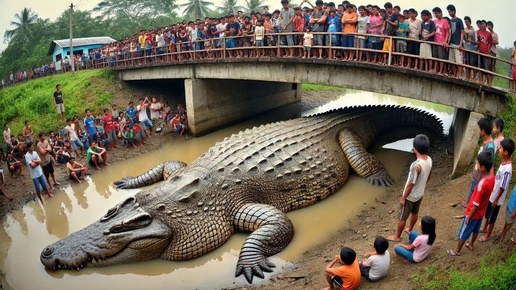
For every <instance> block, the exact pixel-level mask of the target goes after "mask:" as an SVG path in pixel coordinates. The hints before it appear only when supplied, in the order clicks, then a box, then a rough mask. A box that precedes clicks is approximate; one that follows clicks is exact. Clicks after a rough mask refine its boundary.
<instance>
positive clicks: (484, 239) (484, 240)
mask: <svg viewBox="0 0 516 290" xmlns="http://www.w3.org/2000/svg"><path fill="white" fill-rule="evenodd" d="M490 239H491V237H489V238H486V236H482V237H480V238H478V239H477V241H479V242H481V243H483V242H487V241H489V240H490Z"/></svg>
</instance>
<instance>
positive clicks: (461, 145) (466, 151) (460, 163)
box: [451, 109, 484, 178]
mask: <svg viewBox="0 0 516 290" xmlns="http://www.w3.org/2000/svg"><path fill="white" fill-rule="evenodd" d="M482 117H484V115H482V114H479V113H476V112H470V111H468V110H463V109H455V116H454V118H453V124H452V126H453V138H454V140H453V157H454V160H453V172H452V175H451V177H452V178H456V177H459V176H461V175H462V174H464V173H465V172H464V171H465V170H466V168H467V167H468V166H469V164H470V163H471V160H472V159H473V157H474V156H475V153H476V150H477V147H478V136H479V133H478V132H479V129H478V125H477V123H478V120H480V119H481V118H482Z"/></svg>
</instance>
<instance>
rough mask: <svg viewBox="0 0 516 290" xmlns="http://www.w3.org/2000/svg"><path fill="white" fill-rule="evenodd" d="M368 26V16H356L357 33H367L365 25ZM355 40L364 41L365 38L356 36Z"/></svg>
mask: <svg viewBox="0 0 516 290" xmlns="http://www.w3.org/2000/svg"><path fill="white" fill-rule="evenodd" d="M368 24H369V16H364V17H362V16H360V15H358V19H357V33H363V34H366V33H367V25H368ZM357 38H360V39H364V38H365V36H357Z"/></svg>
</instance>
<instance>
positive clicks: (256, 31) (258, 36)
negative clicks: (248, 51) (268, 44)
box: [254, 26, 265, 41]
mask: <svg viewBox="0 0 516 290" xmlns="http://www.w3.org/2000/svg"><path fill="white" fill-rule="evenodd" d="M264 34H265V28H263V26H256V27H255V28H254V35H255V37H256V40H257V41H261V40H263V35H264Z"/></svg>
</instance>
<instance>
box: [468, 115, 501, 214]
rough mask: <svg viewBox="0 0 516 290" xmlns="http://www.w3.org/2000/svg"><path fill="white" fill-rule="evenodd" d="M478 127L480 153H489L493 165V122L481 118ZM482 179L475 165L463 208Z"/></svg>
mask: <svg viewBox="0 0 516 290" xmlns="http://www.w3.org/2000/svg"><path fill="white" fill-rule="evenodd" d="M477 125H478V128H479V134H480V138H481V139H482V145H480V149H479V153H480V152H483V151H489V152H490V153H491V157H492V160H491V161H492V164H494V156H495V152H496V151H495V144H494V141H493V138H491V132H492V131H493V127H492V125H491V121H489V119H488V118H481V119H480V120H478V123H477ZM481 178H482V174H480V172H479V171H478V168H477V166H476V165H475V168H474V169H473V179H472V181H471V186H470V188H469V193H468V198H467V199H466V203H465V204H463V205H462V206H463V207H466V205H467V204H468V203H469V200H470V199H471V195H472V194H473V191H474V190H475V187H476V186H477V184H478V181H479V180H480V179H481Z"/></svg>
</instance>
